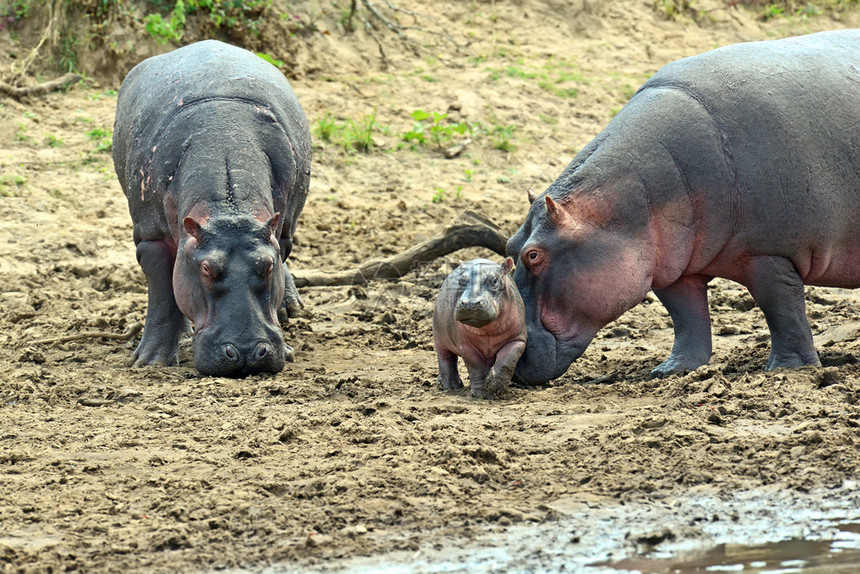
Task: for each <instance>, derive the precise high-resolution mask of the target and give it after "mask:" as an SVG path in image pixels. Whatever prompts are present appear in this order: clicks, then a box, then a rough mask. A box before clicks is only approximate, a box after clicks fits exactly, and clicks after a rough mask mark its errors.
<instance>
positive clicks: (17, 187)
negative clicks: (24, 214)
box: [0, 174, 27, 197]
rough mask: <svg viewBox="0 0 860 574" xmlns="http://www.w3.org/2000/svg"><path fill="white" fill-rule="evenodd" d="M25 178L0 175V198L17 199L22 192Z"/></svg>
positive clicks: (25, 181)
mask: <svg viewBox="0 0 860 574" xmlns="http://www.w3.org/2000/svg"><path fill="white" fill-rule="evenodd" d="M26 183H27V178H25V177H24V176H23V175H17V174H15V175H10V174H2V175H0V197H18V196H20V195H21V193H22V192H23V190H24V184H26Z"/></svg>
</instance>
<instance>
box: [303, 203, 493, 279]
mask: <svg viewBox="0 0 860 574" xmlns="http://www.w3.org/2000/svg"><path fill="white" fill-rule="evenodd" d="M507 241H508V238H507V237H506V236H505V235H504V234H502V233H501V232H500V231H499V228H498V227H497V226H496V225H495V224H494V223H492V222H491V221H490V220H488V219H487V218H486V217H484V216H482V215H480V214H478V213H475V212H474V211H466V212H463V213H462V214H461V215H460V216H459V217H458V218H457V219H455V220H454V221H453V222H452V223H451V225H449V226H448V227H447V228H446V229H445V230H444V231H443V232H442V234H441V235H437V236H436V237H433V238H432V239H428V240H426V241H422V242H421V243H419V244H418V245H416V246H414V247H411V248H409V249H407V250H406V251H403V252H402V253H398V254H397V255H394V256H392V257H389V258H388V259H383V260H381V261H370V262H368V263H365V264H364V265H362V266H361V267H359V268H358V269H352V270H347V271H341V272H336V273H329V272H325V271H309V272H308V273H306V274H304V275H302V276H299V277H296V276H294V277H293V279H294V280H295V282H296V286H297V287H327V286H333V285H364V284H365V283H368V282H369V281H371V280H373V279H399V278H400V277H403V276H404V275H406V274H407V273H409V271H411V270H412V269H413V268H414V267H415V264H416V263H424V262H427V261H432V260H433V259H436V258H437V257H443V256H445V255H448V254H449V253H453V252H454V251H458V250H460V249H465V248H467V247H486V248H488V249H492V250H493V251H495V252H496V253H498V254H499V255H502V256H504V254H505V245H506V243H507Z"/></svg>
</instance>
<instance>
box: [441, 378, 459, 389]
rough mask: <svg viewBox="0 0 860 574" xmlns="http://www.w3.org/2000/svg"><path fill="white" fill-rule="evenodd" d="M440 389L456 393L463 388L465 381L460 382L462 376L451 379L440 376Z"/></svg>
mask: <svg viewBox="0 0 860 574" xmlns="http://www.w3.org/2000/svg"><path fill="white" fill-rule="evenodd" d="M439 388H440V389H442V390H443V391H456V390H458V389H462V388H463V381H462V380H460V375H455V376H453V377H451V378H449V379H446V378H443V377H442V376H441V375H440V376H439Z"/></svg>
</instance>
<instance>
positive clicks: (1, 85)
mask: <svg viewBox="0 0 860 574" xmlns="http://www.w3.org/2000/svg"><path fill="white" fill-rule="evenodd" d="M82 79H83V76H79V75H78V74H72V73H69V74H66V75H65V76H62V77H60V78H57V79H55V80H50V81H47V82H44V83H41V84H37V85H35V86H23V87H17V86H13V85H11V84H7V83H6V82H4V81H2V80H0V92H2V93H4V94H6V95H7V96H12V97H13V98H15V99H21V98H23V97H25V96H39V95H42V94H47V93H48V92H54V91H57V90H64V89H66V88H67V87H69V86H71V85H72V84H75V83H77V82H79V81H81V80H82Z"/></svg>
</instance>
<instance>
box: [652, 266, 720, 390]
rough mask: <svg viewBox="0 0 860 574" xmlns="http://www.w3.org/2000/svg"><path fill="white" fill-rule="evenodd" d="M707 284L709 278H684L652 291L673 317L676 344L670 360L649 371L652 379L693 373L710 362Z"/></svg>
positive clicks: (709, 317) (710, 347)
mask: <svg viewBox="0 0 860 574" xmlns="http://www.w3.org/2000/svg"><path fill="white" fill-rule="evenodd" d="M708 281H710V277H705V276H702V275H687V276H685V277H681V278H680V279H678V280H677V281H675V282H674V283H672V284H671V285H669V286H668V287H665V288H663V289H655V290H654V294H655V295H657V298H658V299H660V302H661V303H663V306H664V307H666V310H667V311H668V312H669V316H670V317H671V318H672V326H673V328H674V331H675V342H674V344H673V345H672V353H671V354H670V355H669V358H668V359H666V360H665V361H663V362H662V363H660V364H659V365H658V366H657V367H656V368H655V369H654V370H653V371H651V376H652V377H666V376H668V375H672V374H676V373H684V372H685V371H694V370H696V369H697V368H699V367H701V366H702V365H707V364H708V361H710V360H711V350H712V342H711V315H710V312H709V310H708Z"/></svg>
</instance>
